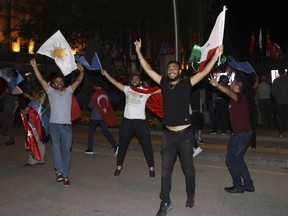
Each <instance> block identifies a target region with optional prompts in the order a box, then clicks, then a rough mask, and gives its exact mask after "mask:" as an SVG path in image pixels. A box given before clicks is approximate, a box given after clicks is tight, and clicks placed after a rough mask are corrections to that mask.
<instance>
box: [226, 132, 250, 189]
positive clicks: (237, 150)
mask: <svg viewBox="0 0 288 216" xmlns="http://www.w3.org/2000/svg"><path fill="white" fill-rule="evenodd" d="M251 137H252V131H248V132H243V133H233V134H232V135H231V137H230V139H229V142H228V151H227V155H226V163H227V166H228V168H229V171H230V174H231V176H232V180H233V186H235V187H236V188H238V189H243V188H244V187H252V186H253V181H252V179H251V176H250V173H249V170H248V167H247V165H246V163H245V161H244V154H245V152H246V149H247V147H248V145H249V142H250V140H251ZM242 180H243V182H242Z"/></svg>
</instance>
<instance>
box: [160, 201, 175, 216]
mask: <svg viewBox="0 0 288 216" xmlns="http://www.w3.org/2000/svg"><path fill="white" fill-rule="evenodd" d="M172 209H173V205H172V203H171V202H166V203H163V202H161V203H160V209H159V211H158V212H157V214H156V216H165V215H167V214H168V213H169V212H170V211H171V210H172Z"/></svg>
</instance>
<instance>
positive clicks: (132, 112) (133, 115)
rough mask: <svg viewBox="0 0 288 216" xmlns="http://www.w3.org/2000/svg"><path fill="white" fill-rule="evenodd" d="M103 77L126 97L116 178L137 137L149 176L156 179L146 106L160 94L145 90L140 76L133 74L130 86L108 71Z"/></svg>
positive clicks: (120, 127) (157, 91)
mask: <svg viewBox="0 0 288 216" xmlns="http://www.w3.org/2000/svg"><path fill="white" fill-rule="evenodd" d="M102 75H103V76H105V77H106V78H107V79H108V80H109V82H111V83H112V84H113V85H115V86H116V87H117V88H118V89H119V90H121V91H123V92H124V93H125V96H126V102H125V109H124V118H123V120H122V122H121V124H120V126H119V150H118V155H117V167H116V170H115V172H114V176H119V175H120V173H121V171H122V169H123V163H124V159H125V155H126V152H127V149H128V145H129V143H130V140H131V139H132V137H133V136H134V135H135V136H136V137H137V139H138V140H139V143H140V145H141V147H142V150H143V153H144V156H145V159H146V162H147V164H148V167H149V176H150V177H155V168H154V154H153V148H152V143H151V137H150V130H149V127H148V124H147V122H146V115H145V104H146V102H147V100H148V98H149V97H150V96H151V95H152V94H156V93H159V92H160V91H159V90H156V91H154V92H152V91H149V90H148V89H147V90H145V89H144V88H143V87H142V86H141V84H142V81H141V79H140V75H139V74H132V76H131V81H130V86H125V85H123V84H122V83H120V82H118V81H116V80H115V79H114V78H113V77H111V76H110V75H109V74H108V73H107V71H105V70H102Z"/></svg>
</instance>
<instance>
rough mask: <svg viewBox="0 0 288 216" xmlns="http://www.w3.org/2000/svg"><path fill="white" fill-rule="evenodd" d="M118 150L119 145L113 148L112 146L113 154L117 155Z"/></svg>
mask: <svg viewBox="0 0 288 216" xmlns="http://www.w3.org/2000/svg"><path fill="white" fill-rule="evenodd" d="M118 150H119V145H116V146H115V148H114V154H113V155H114V156H117V155H118Z"/></svg>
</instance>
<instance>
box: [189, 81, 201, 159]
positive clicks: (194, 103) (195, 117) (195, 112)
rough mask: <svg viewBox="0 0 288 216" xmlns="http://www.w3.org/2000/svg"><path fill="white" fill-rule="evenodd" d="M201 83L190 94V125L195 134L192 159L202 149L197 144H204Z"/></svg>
mask: <svg viewBox="0 0 288 216" xmlns="http://www.w3.org/2000/svg"><path fill="white" fill-rule="evenodd" d="M203 92H204V91H203V88H202V85H201V82H200V83H198V84H197V85H196V86H194V88H192V91H191V94H190V109H191V110H189V113H190V117H191V125H192V126H193V130H194V133H195V132H196V134H197V139H196V136H194V137H195V138H194V149H193V157H196V156H197V155H198V154H200V153H201V152H202V151H203V149H202V148H200V147H199V144H204V141H203V139H202V129H203V124H204V114H203V105H204V93H203Z"/></svg>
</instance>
